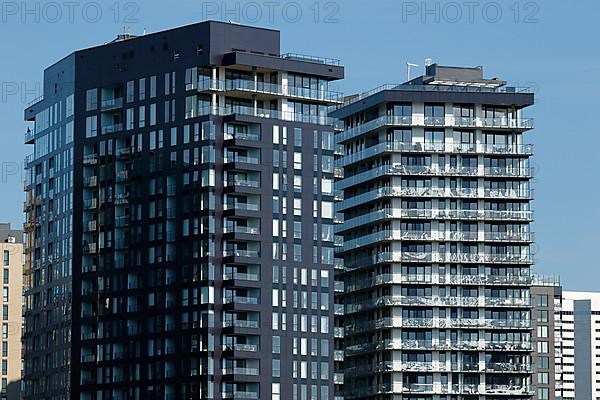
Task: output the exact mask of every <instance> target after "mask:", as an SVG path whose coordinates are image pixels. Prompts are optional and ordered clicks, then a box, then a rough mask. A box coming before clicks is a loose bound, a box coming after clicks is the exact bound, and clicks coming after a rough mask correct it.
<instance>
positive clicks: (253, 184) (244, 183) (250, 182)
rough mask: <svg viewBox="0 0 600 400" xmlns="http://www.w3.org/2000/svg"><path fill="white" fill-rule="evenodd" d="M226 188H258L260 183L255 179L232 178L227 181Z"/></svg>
mask: <svg viewBox="0 0 600 400" xmlns="http://www.w3.org/2000/svg"><path fill="white" fill-rule="evenodd" d="M225 186H227V187H236V186H237V187H241V188H255V189H259V188H260V181H259V180H256V179H244V178H234V179H229V180H228V181H227V182H226V185H225Z"/></svg>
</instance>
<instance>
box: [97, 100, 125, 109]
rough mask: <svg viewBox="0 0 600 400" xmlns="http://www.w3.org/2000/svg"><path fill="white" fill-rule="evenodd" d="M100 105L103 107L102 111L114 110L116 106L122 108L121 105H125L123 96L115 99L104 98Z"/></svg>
mask: <svg viewBox="0 0 600 400" xmlns="http://www.w3.org/2000/svg"><path fill="white" fill-rule="evenodd" d="M100 107H101V109H102V111H108V110H114V109H116V108H121V107H123V98H122V97H117V98H114V99H106V100H102V103H101V104H100Z"/></svg>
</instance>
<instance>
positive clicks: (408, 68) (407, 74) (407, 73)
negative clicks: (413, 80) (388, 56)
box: [406, 62, 418, 82]
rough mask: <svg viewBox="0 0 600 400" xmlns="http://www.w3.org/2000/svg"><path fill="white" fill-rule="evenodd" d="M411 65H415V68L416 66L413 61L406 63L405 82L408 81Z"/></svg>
mask: <svg viewBox="0 0 600 400" xmlns="http://www.w3.org/2000/svg"><path fill="white" fill-rule="evenodd" d="M411 67H415V68H416V67H418V65H417V64H413V63H409V62H407V63H406V81H407V82H408V81H410V68H411Z"/></svg>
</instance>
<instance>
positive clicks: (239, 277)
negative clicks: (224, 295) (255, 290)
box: [223, 272, 260, 282]
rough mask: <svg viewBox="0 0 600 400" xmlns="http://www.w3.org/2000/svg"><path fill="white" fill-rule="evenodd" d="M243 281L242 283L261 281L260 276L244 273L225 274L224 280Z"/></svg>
mask: <svg viewBox="0 0 600 400" xmlns="http://www.w3.org/2000/svg"><path fill="white" fill-rule="evenodd" d="M232 279H236V280H241V281H254V282H256V281H258V280H260V275H259V274H251V273H244V272H223V280H232Z"/></svg>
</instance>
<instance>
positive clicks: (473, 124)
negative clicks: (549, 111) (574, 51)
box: [338, 114, 533, 142]
mask: <svg viewBox="0 0 600 400" xmlns="http://www.w3.org/2000/svg"><path fill="white" fill-rule="evenodd" d="M394 126H400V127H402V126H406V127H449V128H452V127H456V128H466V127H468V128H480V129H515V130H529V129H532V128H533V119H532V118H483V117H476V118H469V117H454V116H448V115H447V116H440V117H433V116H424V115H422V114H421V115H419V114H416V115H411V116H394V115H384V116H380V117H377V118H375V119H372V120H370V121H367V122H365V123H363V124H361V125H358V126H355V127H352V128H349V129H347V130H345V131H343V132H341V133H340V134H339V139H338V140H339V141H340V142H345V141H348V140H351V139H354V138H356V137H358V136H361V135H364V134H365V133H369V132H371V131H376V130H379V129H383V128H385V127H394Z"/></svg>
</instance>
